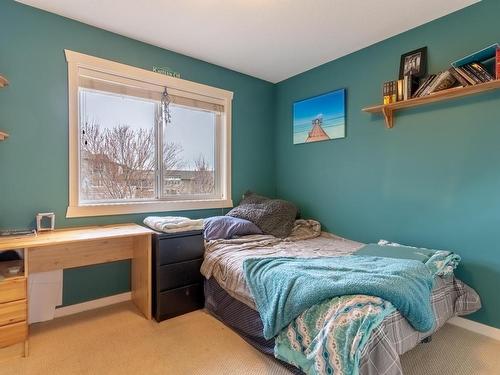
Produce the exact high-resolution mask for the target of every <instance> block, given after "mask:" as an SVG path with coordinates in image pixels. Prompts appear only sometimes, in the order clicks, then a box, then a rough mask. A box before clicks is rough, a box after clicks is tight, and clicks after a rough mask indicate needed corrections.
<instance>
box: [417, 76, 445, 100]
mask: <svg viewBox="0 0 500 375" xmlns="http://www.w3.org/2000/svg"><path fill="white" fill-rule="evenodd" d="M441 74H442V73H438V74H436V75H435V76H434V78H433V79H432V81H430V82H429V83H428V84H427V87H426V88H425V89H424V90H423V91H422V92H421V93H420V96H426V95H429V94H430V93H431V88H432V86H433V85H434V84H435V83H436V81H437V80H438V79H439V76H440V75H441Z"/></svg>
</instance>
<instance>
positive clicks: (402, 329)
mask: <svg viewBox="0 0 500 375" xmlns="http://www.w3.org/2000/svg"><path fill="white" fill-rule="evenodd" d="M362 246H363V244H362V243H359V242H355V241H350V240H347V239H344V238H341V237H338V236H335V235H332V234H329V233H324V232H321V231H320V225H319V223H317V222H315V221H313V220H307V221H305V220H298V221H297V223H296V226H295V228H294V231H293V232H292V235H291V237H288V238H286V239H278V238H275V237H273V236H264V235H255V236H245V237H242V238H240V239H233V240H217V241H211V242H209V243H207V244H206V252H205V260H204V262H203V265H202V268H201V271H202V273H203V275H204V276H205V277H206V278H207V279H209V278H211V277H212V278H214V279H215V280H216V281H217V283H218V284H219V285H220V286H221V287H222V288H223V289H224V290H226V292H227V293H228V294H229V295H231V296H232V297H233V298H235V299H237V300H239V301H241V302H243V303H244V304H246V305H247V306H249V307H251V308H253V309H255V303H254V301H253V298H252V296H251V293H250V291H249V289H248V286H247V284H246V280H245V276H244V271H243V261H244V260H245V259H247V258H257V257H271V256H272V257H283V256H287V257H293V256H296V257H318V256H329V257H331V256H337V255H347V254H351V253H353V252H355V251H356V250H358V249H359V248H361V247H362ZM431 304H432V308H433V311H434V315H435V319H436V324H435V329H434V330H433V331H430V332H425V333H421V332H418V331H416V330H415V329H413V328H412V327H411V326H410V325H409V323H408V321H407V320H406V319H405V318H404V317H403V316H402V315H401V314H400V313H399V312H397V311H395V312H393V313H392V314H390V315H389V316H387V317H386V318H385V319H384V320H383V322H382V323H381V324H380V325H379V326H378V327H377V328H376V329H375V330H374V331H373V332H372V334H371V335H370V338H369V340H368V342H367V344H366V345H365V346H364V348H363V351H362V353H361V361H360V374H363V375H382V374H385V375H390V374H401V371H402V370H401V365H400V362H399V355H401V354H403V353H405V352H406V351H408V350H410V349H412V348H413V347H415V346H416V345H417V344H418V343H419V342H420V341H421V340H422V339H423V338H425V337H427V336H429V335H431V334H432V333H433V332H434V331H435V330H437V329H438V328H440V327H441V326H442V325H443V324H444V323H445V322H446V321H447V320H448V319H450V318H451V317H453V316H455V315H466V314H469V313H472V312H474V311H477V310H478V309H479V308H480V307H481V302H480V299H479V296H478V295H477V293H476V292H475V291H474V290H472V289H471V288H470V287H468V286H467V285H465V284H464V283H462V282H461V281H459V280H457V279H455V278H454V277H453V276H452V277H447V278H440V277H438V278H437V282H436V285H435V287H434V289H433V292H432V296H431Z"/></svg>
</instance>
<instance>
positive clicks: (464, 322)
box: [448, 316, 500, 341]
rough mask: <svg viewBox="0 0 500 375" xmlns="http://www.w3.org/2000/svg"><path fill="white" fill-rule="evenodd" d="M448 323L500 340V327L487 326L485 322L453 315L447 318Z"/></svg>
mask: <svg viewBox="0 0 500 375" xmlns="http://www.w3.org/2000/svg"><path fill="white" fill-rule="evenodd" d="M448 323H449V324H451V325H454V326H457V327H460V328H463V329H466V330H468V331H472V332H475V333H479V334H480V335H483V336H487V337H490V338H492V339H494V340H498V341H500V329H498V328H495V327H490V326H487V325H486V324H481V323H478V322H474V321H473V320H469V319H464V318H460V317H458V316H457V317H454V318H451V319H450V320H448Z"/></svg>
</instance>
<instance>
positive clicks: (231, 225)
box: [204, 216, 262, 241]
mask: <svg viewBox="0 0 500 375" xmlns="http://www.w3.org/2000/svg"><path fill="white" fill-rule="evenodd" d="M204 233H205V239H206V240H208V241H211V240H217V239H229V238H233V237H235V236H245V235H248V234H262V231H261V230H260V229H259V227H258V226H257V225H255V224H254V223H252V222H251V221H248V220H244V219H239V218H237V217H232V216H213V217H209V218H206V219H205V220H204Z"/></svg>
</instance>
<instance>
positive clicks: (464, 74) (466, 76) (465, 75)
mask: <svg viewBox="0 0 500 375" xmlns="http://www.w3.org/2000/svg"><path fill="white" fill-rule="evenodd" d="M454 69H455V71H456V72H457V73H458V74H460V75H461V76H462V77H463V78H464V79H465V80H466V81H467V82H468V83H469V84H470V85H475V84H476V81H475V80H474V79H472V77H471V76H470V75H469V73H467V72H466V71H465V69H464V68H462V67H456V68H454Z"/></svg>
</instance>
